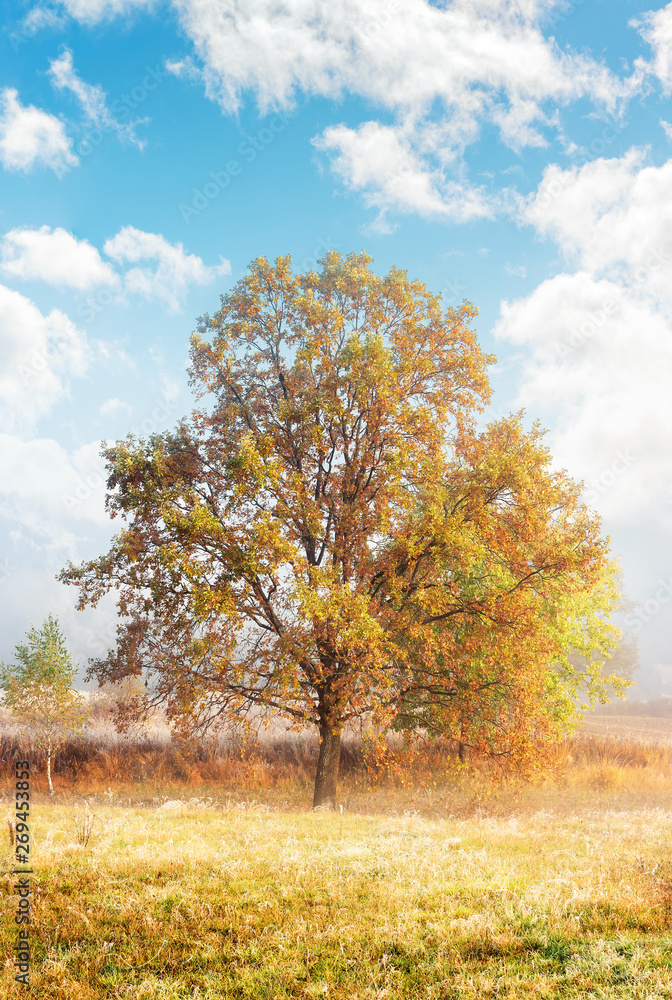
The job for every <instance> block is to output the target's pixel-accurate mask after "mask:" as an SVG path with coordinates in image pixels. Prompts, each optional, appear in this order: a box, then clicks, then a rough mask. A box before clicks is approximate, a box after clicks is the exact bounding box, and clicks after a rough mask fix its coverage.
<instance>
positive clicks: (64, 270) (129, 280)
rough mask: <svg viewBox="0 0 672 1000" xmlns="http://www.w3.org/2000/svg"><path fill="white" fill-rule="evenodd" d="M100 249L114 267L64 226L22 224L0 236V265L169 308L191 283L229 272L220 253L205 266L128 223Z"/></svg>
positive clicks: (13, 274)
mask: <svg viewBox="0 0 672 1000" xmlns="http://www.w3.org/2000/svg"><path fill="white" fill-rule="evenodd" d="M103 251H104V253H105V254H106V256H108V257H110V258H111V259H112V260H113V261H114V262H115V265H116V266H114V265H112V264H111V263H109V262H108V261H105V260H103V258H102V257H101V255H100V253H99V251H98V250H97V248H96V247H94V246H93V245H92V244H91V243H89V242H88V240H84V239H79V238H78V237H76V236H74V235H73V234H72V233H69V232H67V230H65V229H60V228H57V229H51V228H50V227H49V226H41V227H40V228H39V229H30V228H28V227H22V228H17V229H11V230H9V232H7V233H5V235H4V236H3V237H2V239H0V268H1V269H2V271H3V272H4V274H5V275H6V276H7V277H9V278H15V279H19V280H22V281H23V280H33V281H44V282H46V283H47V284H50V285H55V286H57V287H60V288H73V289H77V290H78V291H80V292H82V291H88V290H90V289H92V288H95V287H100V286H104V287H106V288H108V289H109V290H110V295H111V301H121V299H122V298H124V297H127V296H128V295H140V296H142V297H143V298H146V299H158V300H159V301H162V302H164V303H165V304H166V305H167V306H168V308H169V309H171V310H173V311H176V310H178V309H179V308H180V305H181V303H182V301H183V299H184V297H185V296H186V294H187V293H188V292H189V289H190V288H191V287H192V285H205V284H208V283H209V282H210V281H213V280H214V279H215V278H217V277H219V276H221V275H224V274H229V273H230V272H231V265H230V263H229V261H228V260H224V259H223V258H220V263H219V264H216V265H214V266H208V265H206V264H204V263H203V261H202V259H201V258H200V257H198V256H196V255H195V254H190V253H187V252H186V251H185V249H184V246H183V245H182V244H181V243H170V242H169V241H168V240H167V239H165V237H164V236H162V235H161V234H160V233H147V232H143V231H142V230H141V229H135V228H134V227H133V226H125V227H124V228H122V229H120V230H119V232H118V233H117V234H116V235H115V236H113V237H111V238H110V239H108V240H107V241H106V242H105V244H104V247H103ZM145 262H147V263H145ZM132 265H141V266H132ZM60 315H62V314H60Z"/></svg>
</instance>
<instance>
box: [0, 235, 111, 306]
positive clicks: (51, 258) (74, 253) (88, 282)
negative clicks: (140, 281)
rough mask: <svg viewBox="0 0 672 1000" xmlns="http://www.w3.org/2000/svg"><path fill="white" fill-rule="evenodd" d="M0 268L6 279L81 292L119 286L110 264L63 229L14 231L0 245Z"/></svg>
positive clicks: (94, 249) (86, 243)
mask: <svg viewBox="0 0 672 1000" xmlns="http://www.w3.org/2000/svg"><path fill="white" fill-rule="evenodd" d="M0 266H1V267H2V269H3V271H4V272H5V274H7V275H11V276H12V277H15V278H21V279H23V280H37V281H45V282H47V283H48V284H50V285H57V286H60V287H66V288H76V289H78V290H79V291H84V290H86V289H89V288H94V287H95V286H97V285H110V286H114V285H120V284H121V282H120V279H119V277H118V276H117V275H116V273H115V271H114V269H113V268H112V267H111V265H110V264H108V263H106V262H105V261H103V259H102V258H101V256H100V254H99V253H98V250H97V249H96V248H95V247H94V246H92V245H91V244H90V243H89V242H88V241H87V240H78V239H77V238H76V237H75V236H73V234H72V233H69V232H67V231H66V230H65V229H60V228H59V229H51V228H50V227H49V226H41V227H40V228H39V229H28V228H25V227H24V228H17V229H11V230H10V231H9V232H8V233H5V235H4V237H3V238H2V240H1V241H0Z"/></svg>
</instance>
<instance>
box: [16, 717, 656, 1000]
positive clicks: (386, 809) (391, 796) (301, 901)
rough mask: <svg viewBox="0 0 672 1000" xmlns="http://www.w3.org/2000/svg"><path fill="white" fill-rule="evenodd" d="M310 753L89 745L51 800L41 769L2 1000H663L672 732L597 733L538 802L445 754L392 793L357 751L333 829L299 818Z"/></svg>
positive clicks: (71, 761)
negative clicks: (22, 969) (24, 956)
mask: <svg viewBox="0 0 672 1000" xmlns="http://www.w3.org/2000/svg"><path fill="white" fill-rule="evenodd" d="M632 726H636V727H639V729H636V730H633V729H632ZM642 730H643V732H642ZM15 744H16V741H15V740H13V739H12V736H11V734H9V735H8V734H5V735H3V736H2V740H1V745H0V751H1V752H0V767H2V768H3V771H2V774H3V809H4V811H5V813H6V815H7V817H11V815H12V805H13V799H12V782H13V773H12V772H13V760H14V754H15ZM420 749H422V748H420ZM393 752H394V747H393V750H392V751H391V753H393ZM316 754H317V744H316V741H315V740H312V741H311V740H308V739H307V738H306V737H303V736H302V737H295V736H292V737H291V738H290V736H286V737H284V738H281V737H280V736H277V735H276V736H275V737H274V738H273V739H270V738H269V739H268V740H266V741H265V742H264V740H263V737H262V738H260V743H259V745H258V746H253V747H248V748H243V747H237V748H229V749H228V750H227V751H224V750H220V752H219V753H218V754H215V753H210V754H207V753H200V754H191V755H190V754H181V755H180V754H179V753H178V752H177V751H176V750H175V749H174V748H172V747H171V746H170V744H169V743H168V742H166V740H165V739H164V740H163V741H162V740H160V739H158V738H155V737H152V738H150V739H147V740H145V741H143V742H138V743H133V742H132V741H130V740H126V741H123V740H121V739H118V738H117V739H116V741H115V740H114V739H112V738H111V737H109V734H108V735H107V736H105V734H104V732H103V730H101V732H100V733H99V734H98V738H97V739H96V740H94V739H93V738H90V739H89V740H88V741H74V742H73V743H71V744H69V745H68V746H67V747H65V748H64V750H63V752H62V754H61V756H60V758H59V761H58V762H57V767H56V773H55V777H54V787H55V795H54V797H53V799H50V798H49V796H48V794H47V785H46V777H45V775H44V768H43V766H41V765H40V764H39V762H38V758H37V755H36V754H34V755H33V757H32V759H34V760H35V762H36V764H35V767H34V770H35V771H36V772H37V773H35V774H34V775H33V777H32V779H31V796H32V802H31V810H32V824H31V841H32V848H31V850H32V853H33V861H32V864H33V867H34V869H35V874H34V875H33V876H32V890H33V894H32V899H31V919H32V924H31V948H32V969H31V987H30V990H29V991H26V989H25V988H24V987H22V986H20V985H18V984H15V983H14V980H13V977H14V969H13V966H12V961H13V958H12V948H13V946H14V944H15V940H16V930H15V925H14V923H13V915H14V911H15V909H16V904H17V899H18V897H17V896H16V895H15V894H14V893H13V889H12V885H13V877H12V875H11V868H12V867H13V861H14V857H13V853H12V849H11V847H10V838H9V829H8V827H7V826H6V824H4V820H3V825H4V832H0V835H1V836H2V838H3V839H2V841H0V848H1V850H0V862H1V863H2V873H1V877H2V879H3V883H4V890H5V891H4V894H3V895H4V919H3V921H2V923H1V925H0V938H1V944H2V954H3V956H4V965H3V968H2V972H1V973H0V995H2V996H6V997H19V996H26V995H31V996H35V997H40V998H44V1000H51V998H53V1000H56V998H58V1000H61V998H69V997H72V998H80V1000H89V998H91V1000H93V998H98V997H118V998H147V1000H149V998H157V1000H158V998H161V1000H169V998H171V1000H172V998H175V1000H177V998H187V997H189V998H199V1000H205V998H209V1000H210V998H212V1000H214V998H234V997H235V998H243V997H250V998H267V1000H274V998H285V997H306V998H308V997H328V998H343V1000H354V998H388V1000H396V998H415V997H417V998H427V1000H434V998H435V1000H439V998H446V1000H447V998H451V1000H452V998H472V997H473V998H480V997H488V998H489V997H506V998H514V997H516V998H518V997H526V996H530V997H532V996H534V997H535V1000H537V998H539V1000H541V998H551V997H553V998H555V997H558V998H559V997H562V998H573V997H590V998H610V1000H612V998H613V1000H618V998H625V997H632V998H641V1000H653V998H656V1000H657V998H663V997H670V998H672V851H671V839H670V833H671V829H670V827H671V822H672V720H669V719H655V720H647V719H645V718H637V719H633V718H629V719H623V718H617V717H609V718H608V719H606V720H605V718H598V717H593V718H592V719H590V720H588V721H587V723H586V727H585V728H584V730H583V731H581V732H579V733H577V734H575V736H574V737H572V738H571V739H569V740H567V741H566V742H565V743H564V744H563V745H562V746H561V747H560V748H559V749H558V752H557V759H556V762H555V767H554V768H553V770H552V771H550V772H549V773H548V774H546V775H544V776H542V777H540V778H539V779H537V780H535V781H534V782H533V783H531V784H530V783H528V784H525V783H523V782H520V781H516V780H513V781H507V782H506V783H501V782H500V781H499V780H498V778H497V774H496V772H495V771H494V770H493V769H492V767H491V766H490V765H489V764H487V763H486V762H482V761H476V760H467V761H466V762H465V763H464V764H460V762H459V760H458V759H457V755H456V752H455V748H453V747H449V746H443V747H438V748H436V747H435V748H433V749H432V751H431V752H420V751H419V752H418V754H417V757H416V760H415V763H414V765H413V767H410V768H409V769H408V771H407V772H406V773H405V774H404V775H403V776H402V777H403V780H401V778H400V777H399V776H398V775H397V776H395V775H394V774H393V773H390V772H389V771H388V770H386V769H385V768H384V767H382V768H380V767H378V768H376V767H375V766H374V765H373V764H372V760H371V758H370V756H369V755H368V753H367V745H366V742H364V743H363V742H362V741H361V739H359V740H358V739H357V738H355V737H354V736H352V735H351V736H350V738H349V739H348V740H346V745H345V747H344V750H343V756H342V769H341V773H342V779H341V783H340V788H339V802H340V804H341V805H342V807H343V808H342V809H340V808H339V809H338V810H337V811H336V812H335V813H334V812H331V811H325V812H322V811H316V812H313V811H311V804H312V784H313V777H314V767H315V760H316ZM87 816H88V817H92V826H91V832H90V836H89V837H88V839H87V836H86V821H87Z"/></svg>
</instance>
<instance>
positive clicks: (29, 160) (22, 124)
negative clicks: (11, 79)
mask: <svg viewBox="0 0 672 1000" xmlns="http://www.w3.org/2000/svg"><path fill="white" fill-rule="evenodd" d="M0 163H2V165H3V167H4V168H5V169H6V170H23V171H28V170H31V169H32V168H33V167H34V166H36V165H41V166H45V167H48V168H49V169H51V170H53V171H54V173H56V174H57V175H62V174H63V173H65V171H66V170H68V169H69V168H70V167H75V166H77V164H78V163H79V160H78V159H77V157H76V156H75V155H74V153H73V152H72V143H71V140H70V139H69V137H68V135H67V134H66V131H65V126H64V124H63V122H62V121H60V119H58V118H56V117H55V116H54V115H50V114H48V113H47V112H46V111H41V110H40V109H39V108H36V107H33V105H32V104H29V105H23V104H21V101H20V100H19V95H18V91H16V90H15V89H14V88H13V87H6V88H5V89H4V90H2V91H0Z"/></svg>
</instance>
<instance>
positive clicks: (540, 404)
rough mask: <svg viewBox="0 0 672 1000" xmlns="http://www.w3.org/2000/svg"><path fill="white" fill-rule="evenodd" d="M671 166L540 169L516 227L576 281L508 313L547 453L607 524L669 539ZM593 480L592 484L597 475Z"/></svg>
mask: <svg viewBox="0 0 672 1000" xmlns="http://www.w3.org/2000/svg"><path fill="white" fill-rule="evenodd" d="M671 195H672V161H668V162H667V163H665V164H663V165H662V166H660V167H651V166H647V165H646V163H645V155H644V153H643V152H642V151H640V150H631V151H630V152H629V153H627V154H626V155H625V156H623V157H621V158H614V159H611V160H597V161H595V162H593V163H589V164H586V165H585V166H583V167H581V168H573V169H569V170H561V169H560V168H559V167H557V166H551V167H549V168H547V170H546V171H545V173H544V177H543V179H542V181H541V183H540V185H539V187H538V189H537V191H536V192H535V193H534V194H533V195H532V196H531V197H530V198H529V199H528V200H527V201H526V202H525V203H524V204H523V205H522V206H521V219H522V220H524V221H525V222H527V223H529V224H531V225H533V226H534V227H535V228H536V229H537V231H538V233H539V234H540V235H542V236H546V237H550V238H551V239H553V240H554V241H555V242H556V243H557V244H558V246H559V247H560V248H561V250H562V252H563V253H564V255H565V258H566V260H567V263H568V264H570V265H574V267H575V268H576V269H575V270H574V271H571V272H568V273H562V274H558V275H556V276H555V277H553V278H551V279H549V280H547V281H544V282H543V283H542V284H541V285H539V286H538V287H537V288H536V289H535V290H534V291H533V292H532V293H531V294H530V295H528V296H526V297H525V298H521V299H518V300H517V301H514V302H504V303H503V304H502V307H501V315H500V319H499V322H498V324H497V326H496V329H495V334H496V336H498V337H500V338H501V339H503V340H506V341H508V342H509V343H510V344H512V345H514V346H516V347H519V348H521V357H520V360H521V362H522V363H523V365H524V368H523V374H522V377H521V385H522V386H523V388H522V389H521V391H520V395H519V402H520V403H521V404H523V405H526V406H531V407H533V408H534V410H535V412H544V411H545V412H547V413H552V416H553V418H554V420H555V426H556V430H555V432H554V434H553V453H554V455H556V456H557V459H558V462H559V463H560V464H563V465H565V466H566V467H567V468H569V469H570V471H572V473H573V474H575V475H578V476H579V477H582V478H586V480H587V487H588V490H589V493H588V498H589V499H590V500H591V501H592V502H593V504H594V506H596V507H597V508H598V509H600V510H601V511H602V512H603V513H604V514H605V515H606V516H609V517H610V518H611V519H612V520H613V521H615V522H620V523H630V524H637V523H641V522H642V520H643V519H648V520H650V521H651V520H654V521H657V522H658V523H661V524H664V525H665V526H666V527H667V528H668V529H672V509H670V505H669V503H668V502H667V493H668V491H669V488H670V486H672V430H671V428H672V395H671V394H670V392H669V373H670V371H672V293H671V292H670V289H671V288H672V236H671V235H670V234H671V227H670V222H671V221H672V219H671V218H670V215H671V211H672V210H671V209H670V200H671ZM596 469H597V470H601V472H599V474H598V475H597V476H596V475H595V470H596Z"/></svg>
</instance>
